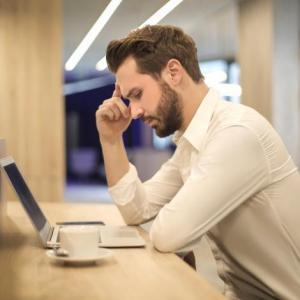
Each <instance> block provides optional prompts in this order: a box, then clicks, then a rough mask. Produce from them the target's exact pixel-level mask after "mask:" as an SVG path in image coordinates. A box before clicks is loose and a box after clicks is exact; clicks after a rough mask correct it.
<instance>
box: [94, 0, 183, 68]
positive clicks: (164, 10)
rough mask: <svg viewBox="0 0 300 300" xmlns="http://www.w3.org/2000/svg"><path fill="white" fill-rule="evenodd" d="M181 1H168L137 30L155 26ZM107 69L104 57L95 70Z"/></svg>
mask: <svg viewBox="0 0 300 300" xmlns="http://www.w3.org/2000/svg"><path fill="white" fill-rule="evenodd" d="M182 1H183V0H170V1H168V2H167V3H166V4H165V5H164V6H162V7H161V8H160V9H159V10H158V11H157V12H156V13H154V14H153V15H152V16H151V17H150V18H149V19H147V20H146V21H145V22H144V23H142V24H141V25H140V26H139V27H138V28H141V27H143V26H146V25H155V24H157V23H158V22H160V21H161V20H162V19H163V18H164V17H165V16H166V15H168V14H169V13H170V12H171V11H172V10H173V9H174V8H175V7H177V6H178V5H179V4H180V3H181V2H182ZM106 68H107V63H106V57H105V56H104V57H102V58H101V59H100V61H99V62H98V63H97V64H96V69H97V70H99V71H103V70H105V69H106Z"/></svg>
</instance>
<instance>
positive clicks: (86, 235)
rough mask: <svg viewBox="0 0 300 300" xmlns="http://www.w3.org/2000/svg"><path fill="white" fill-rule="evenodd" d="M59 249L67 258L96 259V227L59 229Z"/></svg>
mask: <svg viewBox="0 0 300 300" xmlns="http://www.w3.org/2000/svg"><path fill="white" fill-rule="evenodd" d="M59 235H60V236H59V238H60V247H61V248H62V249H63V250H66V252H67V254H68V256H70V257H78V258H86V257H96V256H97V253H98V239H99V229H98V228H97V227H96V226H84V225H82V226H68V227H63V228H61V229H60V232H59Z"/></svg>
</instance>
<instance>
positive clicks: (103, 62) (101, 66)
mask: <svg viewBox="0 0 300 300" xmlns="http://www.w3.org/2000/svg"><path fill="white" fill-rule="evenodd" d="M106 68H107V62H106V56H104V57H102V58H101V59H100V60H99V61H98V62H97V65H96V69H97V70H98V71H104V70H105V69H106Z"/></svg>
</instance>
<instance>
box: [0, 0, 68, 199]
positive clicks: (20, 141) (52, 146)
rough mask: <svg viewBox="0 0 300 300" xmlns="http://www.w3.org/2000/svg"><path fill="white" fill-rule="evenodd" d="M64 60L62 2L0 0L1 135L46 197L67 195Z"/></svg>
mask: <svg viewBox="0 0 300 300" xmlns="http://www.w3.org/2000/svg"><path fill="white" fill-rule="evenodd" d="M61 60H62V18H61V1H59V0H51V1H46V0H9V1H7V0H0V137H2V138H5V139H6V150H7V153H8V154H9V155H12V156H13V157H14V158H15V160H16V161H17V163H18V165H19V167H20V168H21V170H22V171H23V173H24V175H25V177H26V179H27V181H28V183H29V186H30V187H31V189H32V191H33V194H34V195H35V196H36V197H37V198H38V200H42V201H60V200H62V198H63V188H64V173H65V171H64V168H65V167H64V166H65V159H64V102H63V97H62V82H63V78H62V62H61ZM11 197H12V196H11V194H10V196H9V198H11Z"/></svg>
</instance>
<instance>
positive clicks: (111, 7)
mask: <svg viewBox="0 0 300 300" xmlns="http://www.w3.org/2000/svg"><path fill="white" fill-rule="evenodd" d="M121 2H122V0H111V1H110V3H109V4H108V5H107V6H106V8H105V9H104V11H103V12H102V14H101V15H100V17H99V18H98V20H97V21H96V23H95V24H94V25H93V26H92V28H91V29H90V30H89V32H88V33H87V34H86V36H85V37H84V38H83V40H82V41H81V43H80V44H79V45H78V47H77V48H76V49H75V51H74V52H73V54H72V55H71V57H70V58H69V59H68V61H67V62H66V64H65V69H66V70H67V71H72V70H73V69H74V68H75V67H76V66H77V64H78V62H79V61H80V59H81V58H82V57H83V55H84V54H85V53H86V51H87V50H88V49H89V47H90V46H91V44H92V43H93V42H94V40H95V39H96V37H97V36H98V34H99V33H100V31H101V30H102V29H103V27H104V26H105V24H106V23H107V22H108V20H109V19H110V17H111V16H112V14H113V13H114V12H115V10H116V9H117V8H118V6H119V5H120V3H121Z"/></svg>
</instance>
